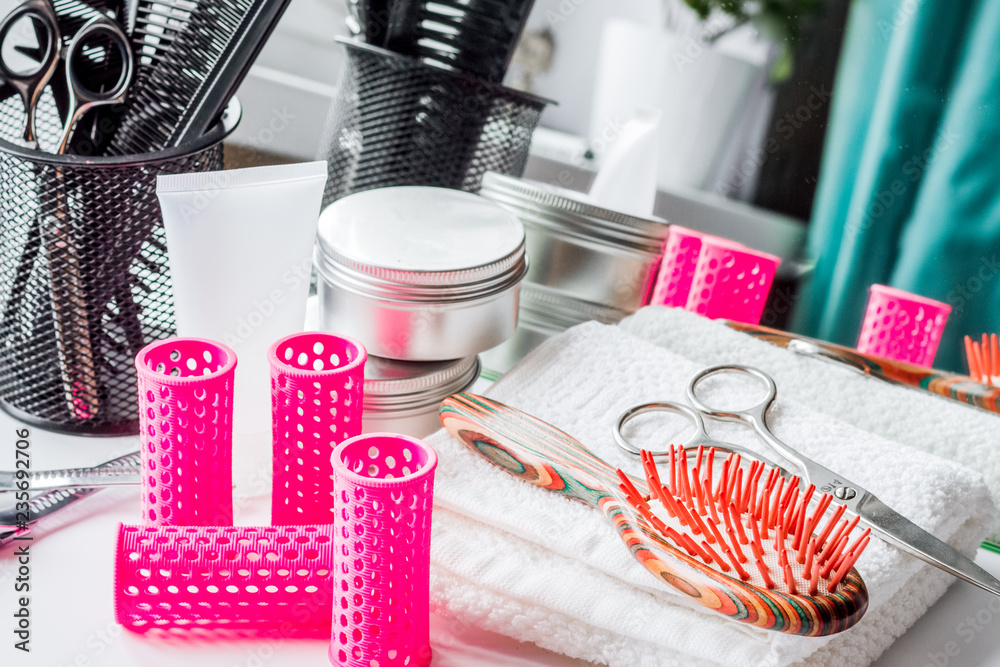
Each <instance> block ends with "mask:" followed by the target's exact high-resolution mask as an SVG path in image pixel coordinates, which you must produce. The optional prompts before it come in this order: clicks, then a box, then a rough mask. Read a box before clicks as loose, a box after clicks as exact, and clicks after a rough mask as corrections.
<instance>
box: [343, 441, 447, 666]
mask: <svg viewBox="0 0 1000 667" xmlns="http://www.w3.org/2000/svg"><path fill="white" fill-rule="evenodd" d="M436 467H437V454H436V453H435V452H434V450H433V449H431V448H430V447H429V446H427V445H426V444H424V443H423V442H421V441H420V440H417V439H416V438H411V437H409V436H405V435H396V434H392V433H370V434H367V435H361V436H358V437H356V438H351V439H350V440H347V441H346V442H344V443H342V444H341V445H340V446H339V447H337V449H336V450H335V451H334V453H333V488H334V491H335V493H336V496H337V511H336V513H335V516H336V519H335V521H334V526H333V527H334V545H335V548H336V557H337V564H336V567H335V568H334V579H333V591H334V604H333V630H332V633H331V635H332V636H331V641H330V662H331V663H332V664H333V665H337V666H338V667H339V666H341V665H346V666H348V667H370V666H371V665H376V664H377V665H383V666H387V665H407V666H408V667H424V666H425V665H428V664H430V661H431V647H430V627H429V625H430V622H429V614H430V608H429V600H430V579H429V577H430V537H431V506H432V501H433V496H434V470H435V468H436Z"/></svg>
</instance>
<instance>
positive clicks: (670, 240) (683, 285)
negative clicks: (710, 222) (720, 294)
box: [649, 225, 743, 308]
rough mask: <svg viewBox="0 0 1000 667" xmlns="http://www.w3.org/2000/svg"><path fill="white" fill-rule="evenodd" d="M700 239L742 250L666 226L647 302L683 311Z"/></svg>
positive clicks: (687, 230)
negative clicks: (663, 246) (658, 261)
mask: <svg viewBox="0 0 1000 667" xmlns="http://www.w3.org/2000/svg"><path fill="white" fill-rule="evenodd" d="M704 239H710V240H712V241H714V242H715V243H720V244H729V245H731V246H732V247H734V248H741V247H743V246H742V245H741V244H739V243H736V242H735V241H729V240H726V239H723V238H720V237H717V236H711V235H709V234H703V233H701V232H697V231H695V230H693V229H688V228H686V227H681V226H680V225H670V234H669V236H668V237H667V244H666V247H665V248H664V251H663V261H662V262H660V270H659V272H658V273H657V275H656V282H655V283H654V284H653V291H652V294H651V296H650V299H649V303H650V304H651V305H654V306H672V307H675V308H683V307H684V306H686V305H687V299H688V294H689V293H690V292H691V281H692V280H693V279H694V270H695V268H696V267H697V266H698V256H699V255H700V254H701V246H702V242H703V240H704Z"/></svg>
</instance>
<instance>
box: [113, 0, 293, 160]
mask: <svg viewBox="0 0 1000 667" xmlns="http://www.w3.org/2000/svg"><path fill="white" fill-rule="evenodd" d="M288 2H289V0H155V1H154V0H139V4H138V7H137V10H136V14H135V28H134V30H133V33H132V46H133V49H134V51H135V53H136V55H137V58H138V74H137V76H136V81H135V83H134V84H133V86H132V89H131V91H130V93H129V97H128V99H126V101H125V106H126V108H125V111H124V113H123V114H122V115H121V120H120V125H119V127H118V130H117V132H116V133H115V136H114V138H113V139H112V141H111V144H110V146H109V147H108V151H107V152H108V153H109V154H111V155H134V154H139V153H148V152H154V151H159V150H164V149H167V148H173V147H176V146H180V145H182V144H184V143H185V142H187V141H189V140H192V139H195V138H197V137H200V136H201V135H202V134H204V133H205V132H206V131H207V130H208V128H210V127H211V126H212V124H213V123H214V122H215V121H216V120H218V119H219V118H220V117H221V115H222V113H223V111H224V110H225V108H226V105H227V104H228V103H229V100H230V99H231V98H232V96H233V94H234V93H235V92H236V89H237V88H238V87H239V85H240V82H242V80H243V78H244V76H246V73H247V71H248V70H249V69H250V66H251V65H252V64H253V61H254V60H255V59H256V57H257V54H258V53H259V52H260V49H261V48H262V47H263V45H264V42H266V41H267V38H268V37H269V36H270V34H271V32H272V31H273V29H274V26H275V24H277V22H278V19H280V18H281V15H282V14H283V13H284V11H285V8H286V7H287V6H288Z"/></svg>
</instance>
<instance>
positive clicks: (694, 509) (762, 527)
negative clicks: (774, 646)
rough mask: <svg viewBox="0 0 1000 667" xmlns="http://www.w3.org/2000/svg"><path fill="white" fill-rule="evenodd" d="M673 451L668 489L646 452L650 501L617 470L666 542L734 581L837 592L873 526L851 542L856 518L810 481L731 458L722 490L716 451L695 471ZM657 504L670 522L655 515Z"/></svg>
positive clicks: (703, 454)
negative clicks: (802, 484) (715, 472)
mask: <svg viewBox="0 0 1000 667" xmlns="http://www.w3.org/2000/svg"><path fill="white" fill-rule="evenodd" d="M970 342H971V341H970ZM670 453H671V456H670V463H671V468H670V476H669V479H670V487H669V488H668V487H667V486H666V485H664V484H663V482H662V481H661V478H660V475H659V472H658V471H657V469H656V464H655V463H654V461H653V457H652V455H650V454H649V453H648V452H645V451H644V452H642V457H641V458H642V467H643V472H644V474H645V477H646V482H647V485H648V486H649V489H650V496H649V498H650V501H649V502H646V500H645V499H644V497H643V496H642V495H641V494H640V493H639V491H638V490H637V489H636V487H635V486H634V485H633V484H632V483H631V482H629V480H628V477H627V476H626V475H625V474H624V473H623V472H621V471H620V470H619V471H618V475H619V479H620V480H621V482H622V484H621V489H622V491H623V492H624V493H625V496H626V499H627V500H628V502H629V504H631V505H632V507H633V508H634V509H635V510H636V512H638V513H639V514H640V515H641V516H642V517H643V518H644V519H645V520H646V522H647V523H649V524H650V525H651V526H652V527H653V528H654V529H655V530H656V531H657V532H659V533H660V534H661V535H662V536H663V537H665V538H667V539H668V540H670V541H671V542H672V543H673V544H675V545H676V546H677V547H678V549H680V550H682V551H683V552H685V553H687V554H689V555H690V556H691V558H694V559H698V560H700V561H702V562H704V563H705V564H707V565H710V566H712V567H714V568H716V569H718V570H719V571H721V572H723V573H726V574H728V575H729V576H732V577H734V578H739V579H740V580H741V581H744V582H746V583H748V584H753V585H755V586H759V587H761V588H767V589H771V590H775V589H777V590H778V591H780V592H782V593H786V594H789V595H818V594H825V593H830V592H835V590H836V588H837V586H838V585H839V584H840V582H841V581H843V579H844V577H845V576H846V575H847V573H848V572H849V571H850V570H851V568H852V567H854V564H855V563H856V562H857V560H858V558H860V557H861V554H862V552H863V551H864V549H865V547H866V546H868V543H869V541H870V538H869V533H870V532H871V531H870V529H866V530H865V531H864V532H862V533H860V534H859V535H857V536H856V537H855V538H854V539H853V540H851V534H852V532H853V531H854V529H855V528H856V527H857V525H858V519H857V517H855V518H854V519H853V520H850V521H848V520H846V519H844V520H842V519H843V515H844V512H845V509H846V508H845V507H844V506H843V505H836V509H832V508H833V500H834V499H833V496H831V495H830V494H828V493H820V494H817V489H816V487H815V486H813V485H812V484H810V485H809V486H808V487H807V488H806V489H805V492H804V493H803V492H800V489H799V479H798V477H792V478H791V479H789V480H788V481H787V483H786V480H785V478H784V477H783V476H782V475H781V473H780V471H778V470H776V469H773V468H772V469H769V470H768V471H766V472H767V475H765V474H764V473H765V470H764V465H763V464H762V463H760V462H759V461H754V462H752V463H751V464H750V466H749V467H748V468H746V469H744V468H743V467H741V463H743V461H742V459H741V458H740V457H739V456H738V455H730V456H729V457H728V458H727V459H726V460H725V462H724V464H723V468H722V473H721V475H720V479H719V480H718V482H717V485H716V484H713V480H712V465H713V462H714V459H715V454H716V451H715V449H714V448H705V449H703V448H701V447H699V448H698V452H697V458H696V460H695V461H694V465H693V467H692V466H689V460H688V452H687V451H685V450H684V449H683V448H680V447H679V448H676V449H675V448H673V447H671V450H670ZM713 486H715V489H716V490H715V492H714V493H713V491H712V488H713ZM654 500H655V501H656V502H658V503H659V505H660V506H661V507H662V508H663V510H664V514H665V517H658V516H656V514H655V512H654V511H653V508H652V507H651V505H650V503H651V502H653V501H654ZM810 509H811V511H810ZM828 513H829V514H830V517H829V519H828V520H827V521H825V522H824V518H826V516H827V514H828ZM667 517H669V518H667ZM772 531H773V532H772Z"/></svg>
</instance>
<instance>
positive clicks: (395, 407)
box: [362, 356, 481, 438]
mask: <svg viewBox="0 0 1000 667" xmlns="http://www.w3.org/2000/svg"><path fill="white" fill-rule="evenodd" d="M480 369H481V364H480V361H479V357H477V356H471V357H466V358H464V359H457V360H454V361H436V362H412V361H397V360H393V359H382V358H379V357H368V363H367V364H365V394H364V413H363V417H362V424H363V427H362V431H363V432H364V433H377V432H382V431H386V432H392V433H404V434H406V435H412V436H414V437H417V438H422V437H424V436H426V435H429V434H430V433H433V432H434V431H436V430H437V429H438V428H440V426H441V424H440V422H439V421H438V408H440V407H441V402H442V401H444V399H445V398H447V397H448V396H451V395H452V394H455V393H458V392H461V391H465V390H466V389H468V388H469V387H470V386H472V384H473V383H474V382H475V381H476V378H478V377H479V372H480Z"/></svg>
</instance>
